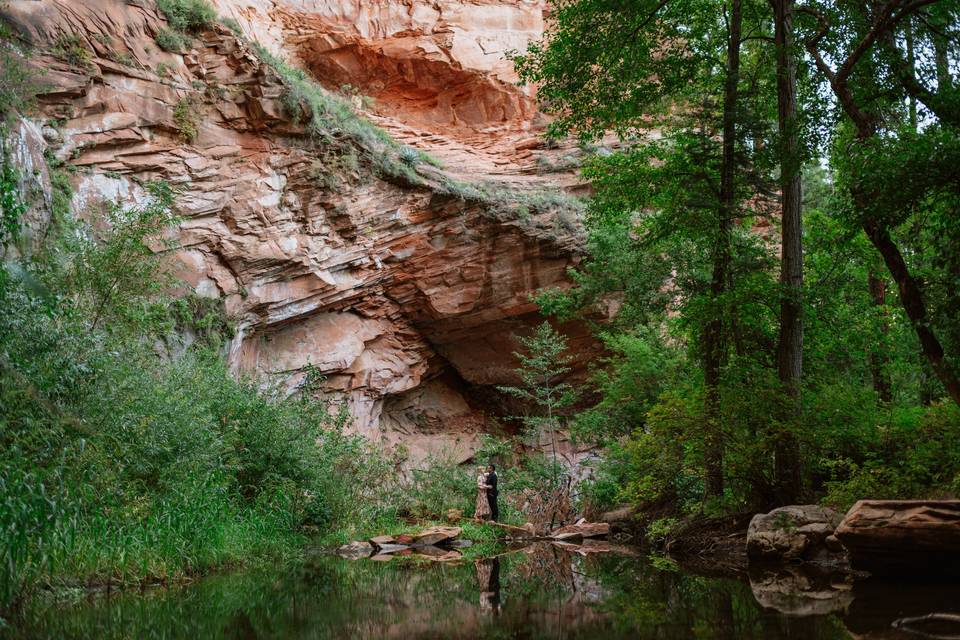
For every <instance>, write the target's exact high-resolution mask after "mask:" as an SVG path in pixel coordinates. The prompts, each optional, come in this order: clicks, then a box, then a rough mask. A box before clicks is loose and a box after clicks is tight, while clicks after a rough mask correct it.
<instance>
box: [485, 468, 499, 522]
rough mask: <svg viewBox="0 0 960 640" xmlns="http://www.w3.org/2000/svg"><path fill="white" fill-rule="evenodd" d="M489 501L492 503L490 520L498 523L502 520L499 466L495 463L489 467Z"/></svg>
mask: <svg viewBox="0 0 960 640" xmlns="http://www.w3.org/2000/svg"><path fill="white" fill-rule="evenodd" d="M487 484H488V485H489V486H490V488H489V489H487V500H488V501H489V502H490V519H491V520H493V521H494V522H496V521H497V520H499V519H500V509H499V505H497V496H498V495H499V493H498V492H497V466H496V465H495V464H493V463H491V464H489V465H487Z"/></svg>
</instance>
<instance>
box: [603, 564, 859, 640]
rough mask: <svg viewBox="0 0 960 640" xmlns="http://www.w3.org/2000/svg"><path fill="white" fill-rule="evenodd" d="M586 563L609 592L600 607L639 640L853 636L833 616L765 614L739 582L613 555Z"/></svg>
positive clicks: (821, 639) (806, 639) (825, 639)
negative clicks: (687, 572)
mask: <svg viewBox="0 0 960 640" xmlns="http://www.w3.org/2000/svg"><path fill="white" fill-rule="evenodd" d="M584 565H585V567H584V570H585V571H586V572H588V573H589V574H590V575H593V576H596V578H597V580H598V581H599V583H600V584H602V585H603V587H604V589H605V591H606V592H607V593H608V594H610V595H609V597H607V598H605V599H604V601H603V602H602V603H601V604H600V605H598V606H600V607H601V608H602V609H603V610H604V611H606V612H608V613H609V614H610V615H611V618H612V621H613V624H614V625H615V626H616V628H617V629H618V630H621V631H623V632H626V631H627V630H631V631H633V632H634V635H633V636H632V637H635V638H637V639H638V640H645V639H648V638H649V639H653V638H671V639H672V638H676V639H678V640H681V639H684V638H690V639H693V638H711V639H717V640H727V639H730V640H732V639H734V638H735V639H737V640H741V639H743V640H748V639H753V638H756V639H757V640H760V639H764V640H767V639H780V638H783V639H786V638H803V639H804V640H828V639H829V640H833V639H835V638H849V635H848V634H847V633H846V632H845V631H844V630H843V628H842V626H841V625H840V624H839V622H838V621H837V620H836V619H834V618H822V617H821V618H789V617H786V616H782V615H778V614H777V613H776V612H773V611H765V610H763V609H762V608H760V607H759V606H758V605H757V603H756V601H755V600H754V597H753V594H752V593H751V591H750V587H749V586H748V585H747V584H744V583H742V582H738V581H736V580H723V579H715V578H704V577H699V576H691V575H686V574H682V573H679V572H675V571H659V570H657V569H655V568H654V567H653V566H652V565H651V564H649V563H646V562H637V561H636V560H631V559H627V558H621V557H616V556H610V555H606V556H591V557H589V558H587V559H586V561H585V563H584Z"/></svg>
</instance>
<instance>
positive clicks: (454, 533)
mask: <svg viewBox="0 0 960 640" xmlns="http://www.w3.org/2000/svg"><path fill="white" fill-rule="evenodd" d="M461 531H463V530H462V529H461V528H460V527H430V528H429V529H424V530H423V531H421V532H420V533H415V534H413V544H414V545H415V546H418V547H422V546H426V545H438V544H443V543H444V542H446V541H448V540H453V539H455V538H457V537H458V536H459V535H460V532H461Z"/></svg>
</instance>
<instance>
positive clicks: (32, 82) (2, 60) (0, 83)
mask: <svg viewBox="0 0 960 640" xmlns="http://www.w3.org/2000/svg"><path fill="white" fill-rule="evenodd" d="M27 60H28V55H27V54H26V53H24V52H22V51H21V50H20V48H19V47H18V46H16V45H15V44H14V42H13V34H12V32H11V31H10V30H9V29H8V28H7V27H6V25H4V24H2V23H0V119H2V120H4V121H7V120H9V119H10V118H12V117H13V116H14V115H16V114H18V113H24V112H26V111H27V110H29V109H30V108H31V107H33V105H34V101H35V98H36V96H37V94H38V93H40V91H41V90H42V89H43V85H42V83H41V82H40V78H39V77H38V75H37V73H36V72H35V71H33V69H31V68H30V67H29V65H28V64H27Z"/></svg>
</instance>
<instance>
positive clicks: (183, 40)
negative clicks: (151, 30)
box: [156, 28, 190, 53]
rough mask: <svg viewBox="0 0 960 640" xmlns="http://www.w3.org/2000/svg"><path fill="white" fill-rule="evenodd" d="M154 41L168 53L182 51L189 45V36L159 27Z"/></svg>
mask: <svg viewBox="0 0 960 640" xmlns="http://www.w3.org/2000/svg"><path fill="white" fill-rule="evenodd" d="M156 41H157V46H159V47H160V48H161V49H163V50H164V51H168V52H170V53H183V52H184V51H186V50H187V49H188V48H189V47H190V37H189V36H187V35H186V34H183V33H180V32H179V31H175V30H173V29H167V28H163V29H160V31H158V32H157V37H156Z"/></svg>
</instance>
